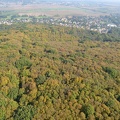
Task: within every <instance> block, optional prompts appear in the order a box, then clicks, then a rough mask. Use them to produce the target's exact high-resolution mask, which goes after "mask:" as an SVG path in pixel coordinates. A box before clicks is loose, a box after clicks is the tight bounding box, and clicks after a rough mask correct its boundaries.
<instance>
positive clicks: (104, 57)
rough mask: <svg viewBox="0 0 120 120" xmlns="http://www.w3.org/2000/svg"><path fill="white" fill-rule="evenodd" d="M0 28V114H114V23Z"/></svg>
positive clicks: (6, 118)
mask: <svg viewBox="0 0 120 120" xmlns="http://www.w3.org/2000/svg"><path fill="white" fill-rule="evenodd" d="M0 28H1V29H0V55H1V56H0V107H1V109H0V120H73V119H75V120H119V119H120V87H119V86H120V64H119V63H120V34H119V29H112V30H111V31H109V33H108V34H100V33H97V32H93V31H87V30H82V29H77V28H69V27H60V26H52V25H39V24H30V23H29V24H21V25H20V24H16V25H11V26H6V25H1V26H0Z"/></svg>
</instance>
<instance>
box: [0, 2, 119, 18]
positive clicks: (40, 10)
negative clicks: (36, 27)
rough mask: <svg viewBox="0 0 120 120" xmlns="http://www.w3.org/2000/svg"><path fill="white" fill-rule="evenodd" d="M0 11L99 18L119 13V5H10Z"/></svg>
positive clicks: (10, 13) (9, 13) (11, 13)
mask: <svg viewBox="0 0 120 120" xmlns="http://www.w3.org/2000/svg"><path fill="white" fill-rule="evenodd" d="M0 11H4V12H5V13H7V14H8V15H13V14H19V15H33V16H39V15H47V16H55V15H59V16H60V17H63V16H71V15H84V16H86V15H87V16H100V15H108V14H110V13H117V12H118V11H119V5H108V6H107V7H106V6H104V5H103V6H95V5H93V6H80V7H76V6H64V5H57V4H52V5H51V4H34V5H21V4H17V5H16V4H10V5H8V6H6V7H1V8H0Z"/></svg>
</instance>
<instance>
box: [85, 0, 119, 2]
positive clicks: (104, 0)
mask: <svg viewBox="0 0 120 120" xmlns="http://www.w3.org/2000/svg"><path fill="white" fill-rule="evenodd" d="M85 1H98V2H120V0H85Z"/></svg>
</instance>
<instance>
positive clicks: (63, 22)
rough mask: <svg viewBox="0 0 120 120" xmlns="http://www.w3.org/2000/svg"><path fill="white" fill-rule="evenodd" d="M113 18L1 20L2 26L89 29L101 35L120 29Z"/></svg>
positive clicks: (24, 18) (26, 18) (11, 18)
mask: <svg viewBox="0 0 120 120" xmlns="http://www.w3.org/2000/svg"><path fill="white" fill-rule="evenodd" d="M113 17H117V18H118V17H120V16H119V15H116V16H112V15H111V16H100V17H94V16H66V17H61V18H60V17H48V16H46V15H40V16H38V17H36V16H28V15H22V16H20V15H18V16H17V15H16V16H11V17H10V18H9V19H4V18H0V24H6V25H11V24H15V23H27V22H34V23H43V24H53V25H60V26H67V27H76V28H82V29H88V30H92V31H98V32H100V33H107V32H108V31H109V30H110V29H111V28H112V27H120V23H119V21H114V19H113Z"/></svg>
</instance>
